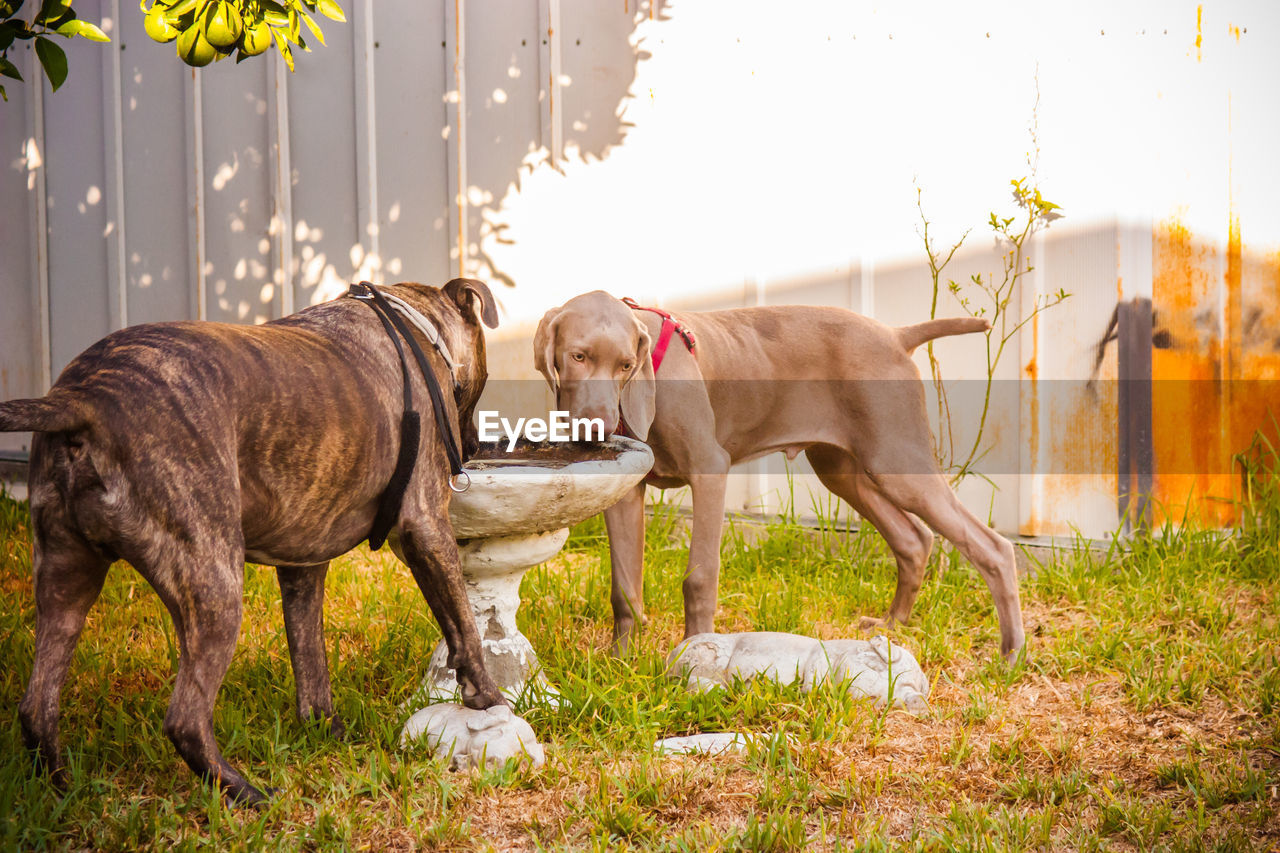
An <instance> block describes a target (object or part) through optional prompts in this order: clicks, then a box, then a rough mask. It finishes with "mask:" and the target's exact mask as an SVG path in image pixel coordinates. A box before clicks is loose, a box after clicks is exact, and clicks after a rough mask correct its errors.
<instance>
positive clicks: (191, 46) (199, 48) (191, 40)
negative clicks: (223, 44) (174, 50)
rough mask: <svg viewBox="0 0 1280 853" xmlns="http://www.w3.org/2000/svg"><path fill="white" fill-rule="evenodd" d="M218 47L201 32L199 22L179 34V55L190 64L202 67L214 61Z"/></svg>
mask: <svg viewBox="0 0 1280 853" xmlns="http://www.w3.org/2000/svg"><path fill="white" fill-rule="evenodd" d="M217 55H218V49H217V48H216V47H214V46H213V45H211V44H209V40H208V39H206V38H205V37H204V33H202V32H200V26H199V25H198V24H192V25H191V26H190V27H187V29H186V30H184V31H183V33H182V35H180V36H178V56H180V57H181V58H182V61H183V62H185V63H187V64H188V65H191V66H194V67H196V68H200V67H202V66H205V65H208V64H209V63H210V62H213V60H214V57H216V56H217Z"/></svg>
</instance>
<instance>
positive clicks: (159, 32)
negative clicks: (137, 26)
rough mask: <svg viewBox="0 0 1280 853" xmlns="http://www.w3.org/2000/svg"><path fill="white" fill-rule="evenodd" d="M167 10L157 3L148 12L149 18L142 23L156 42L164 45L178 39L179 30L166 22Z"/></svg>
mask: <svg viewBox="0 0 1280 853" xmlns="http://www.w3.org/2000/svg"><path fill="white" fill-rule="evenodd" d="M164 13H165V8H164V7H163V6H161V5H160V4H159V3H156V4H155V5H154V6H152V7H151V8H150V9H148V10H147V17H146V18H144V19H143V21H142V28H143V29H144V30H146V31H147V35H149V36H151V38H153V39H154V40H156V41H158V42H161V43H164V42H169V41H173V40H174V39H176V38H177V37H178V28H177V27H175V26H174V25H173V24H171V23H169V22H168V21H167V20H165V17H164Z"/></svg>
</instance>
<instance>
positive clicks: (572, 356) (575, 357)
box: [569, 352, 587, 361]
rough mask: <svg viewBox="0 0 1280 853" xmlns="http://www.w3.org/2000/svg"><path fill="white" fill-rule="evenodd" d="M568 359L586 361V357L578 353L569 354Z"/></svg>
mask: <svg viewBox="0 0 1280 853" xmlns="http://www.w3.org/2000/svg"><path fill="white" fill-rule="evenodd" d="M569 358H571V359H573V360H574V361H586V359H587V357H586V356H585V355H583V354H582V353H580V352H571V353H569Z"/></svg>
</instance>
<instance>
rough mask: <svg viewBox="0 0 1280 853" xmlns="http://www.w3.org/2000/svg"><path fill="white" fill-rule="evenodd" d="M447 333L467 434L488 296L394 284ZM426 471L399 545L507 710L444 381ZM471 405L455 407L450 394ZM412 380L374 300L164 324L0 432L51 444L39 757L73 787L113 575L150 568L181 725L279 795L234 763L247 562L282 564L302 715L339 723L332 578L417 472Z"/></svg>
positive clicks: (32, 709)
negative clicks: (170, 641) (88, 634)
mask: <svg viewBox="0 0 1280 853" xmlns="http://www.w3.org/2000/svg"><path fill="white" fill-rule="evenodd" d="M386 292H388V293H394V294H395V295H396V296H399V297H400V298H401V299H403V300H405V301H406V302H408V303H410V304H411V305H413V306H414V307H415V308H416V309H418V310H419V311H420V312H421V313H423V314H424V315H426V316H427V317H429V318H430V319H431V320H432V321H433V322H434V324H435V325H436V327H437V328H438V329H439V330H440V332H441V335H442V336H443V338H444V340H445V342H446V344H447V346H448V347H449V349H450V351H451V352H452V353H453V355H454V358H455V360H456V361H457V362H458V365H457V372H458V374H459V375H458V376H457V377H456V379H457V384H456V385H455V377H454V376H452V375H451V374H450V371H449V369H448V367H447V366H446V365H445V364H444V361H443V359H441V358H440V356H439V354H438V353H437V352H436V351H435V350H434V349H433V348H432V347H431V346H430V345H428V344H426V343H425V342H423V347H424V349H425V350H426V352H427V354H428V359H429V360H430V361H431V362H432V368H433V371H434V373H435V375H436V378H437V380H438V381H439V383H440V387H441V388H442V389H444V391H445V394H444V396H445V398H446V405H447V407H448V408H449V409H450V412H449V414H450V416H451V417H453V418H455V419H456V420H455V421H454V423H456V424H458V425H459V426H460V427H461V435H462V441H463V453H464V456H468V455H470V454H471V453H473V452H474V451H475V448H476V447H477V435H476V430H475V427H474V425H473V424H472V412H473V410H474V408H475V405H476V401H477V400H478V399H479V397H480V392H481V390H482V389H483V388H484V384H485V379H486V376H487V372H486V369H485V350H484V335H483V333H482V331H481V329H480V321H481V320H483V322H484V323H485V324H486V325H488V326H489V327H490V328H493V327H495V326H496V325H497V312H496V309H495V307H494V302H493V296H492V295H491V294H490V292H489V289H488V288H487V287H486V286H485V285H484V284H483V283H481V282H479V281H473V280H470V279H454V280H453V281H450V282H449V283H448V284H446V285H445V286H444V287H442V288H434V287H426V286H423V285H419V284H403V285H398V286H395V287H390V288H387V289H386ZM410 366H411V367H410V375H411V377H412V382H413V397H414V401H415V407H416V408H418V409H419V410H420V412H421V418H422V444H421V451H420V455H419V458H418V464H417V467H416V469H415V471H414V474H413V477H412V479H411V480H410V481H409V486H408V491H407V492H406V494H405V496H404V503H403V506H402V508H401V512H400V516H399V519H398V522H397V524H396V526H395V528H394V529H393V531H392V535H391V542H392V547H393V548H395V551H396V553H397V555H399V556H400V558H401V559H402V560H403V561H404V562H405V563H407V564H408V566H409V568H410V570H411V571H412V573H413V577H414V580H416V581H417V583H418V586H419V588H420V589H421V590H422V594H423V596H424V597H425V598H426V600H427V604H428V605H429V606H430V607H431V611H432V613H433V614H434V615H435V617H436V620H437V621H438V622H439V623H440V628H441V630H442V632H443V633H444V638H445V641H446V642H447V643H448V646H449V665H450V666H452V667H454V668H455V669H456V670H457V673H458V683H459V684H460V685H462V697H463V702H464V703H465V704H466V705H467V706H468V707H471V708H487V707H490V706H493V705H497V704H504V700H503V698H502V694H501V693H500V692H499V690H498V687H497V685H496V684H495V683H494V681H493V679H492V678H490V677H489V674H488V673H487V672H486V671H485V668H484V664H483V663H482V660H481V656H480V641H479V637H478V636H477V633H476V627H475V621H474V619H473V617H472V614H471V608H470V606H469V604H468V602H467V598H466V594H465V589H464V584H463V580H462V575H461V573H460V570H459V566H458V550H457V545H456V543H455V541H454V537H453V527H452V525H451V523H450V521H449V464H448V461H447V459H446V455H445V450H444V444H443V442H444V441H447V440H450V439H449V438H448V437H447V436H442V435H440V433H439V431H438V429H437V427H436V422H435V420H434V418H433V417H432V413H431V407H430V402H429V397H428V392H427V388H426V384H425V379H424V377H423V376H422V372H421V371H420V370H419V369H418V367H417V365H416V364H414V363H413V362H412V360H411V361H410ZM450 390H453V391H454V393H452V394H450V393H449V391H450ZM402 391H403V379H402V374H401V368H400V364H399V362H398V356H397V354H396V349H395V346H394V345H393V343H392V341H391V340H390V338H388V336H387V334H386V332H385V331H384V329H383V327H382V325H381V323H380V321H379V319H378V317H377V316H375V314H374V312H373V310H372V309H371V308H370V307H369V305H367V304H363V303H361V302H360V301H357V300H355V299H338V300H336V301H333V302H329V303H326V304H323V305H318V306H316V307H313V308H309V309H307V310H305V311H300V312H299V313H297V314H294V315H292V316H289V317H285V318H283V319H281V320H277V321H275V322H273V323H268V324H266V325H263V326H233V325H224V324H217V323H157V324H151V325H144V326H135V327H133V328H129V329H124V330H122V331H119V332H116V333H114V334H111V335H109V336H107V337H106V338H103V339H102V340H101V341H99V342H98V343H96V344H94V345H93V346H91V347H90V348H89V349H88V350H86V351H85V352H84V353H83V354H81V355H80V356H79V357H78V358H76V359H75V361H73V362H72V363H71V364H70V365H69V366H68V367H67V369H66V370H65V371H63V373H62V375H61V376H60V377H59V379H58V381H57V383H56V384H55V385H54V387H53V389H52V390H51V391H50V392H49V394H48V396H46V397H43V398H41V399H37V400H13V401H10V402H8V403H0V430H3V431H19V430H22V431H25V430H32V431H34V432H35V433H36V434H35V436H34V440H33V442H32V448H31V470H30V498H31V519H32V526H33V535H34V554H33V573H34V576H35V598H36V648H35V663H34V665H33V667H32V672H31V681H30V682H29V683H28V686H27V693H26V696H25V697H24V698H23V699H22V702H21V705H20V706H19V709H18V713H19V716H20V717H21V721H22V730H23V734H24V735H25V738H26V741H27V745H28V746H29V747H30V748H31V749H33V750H34V751H35V753H36V757H37V760H38V761H42V762H43V763H44V764H45V765H47V767H48V768H49V769H50V771H51V772H52V774H53V775H54V780H55V782H65V769H64V768H63V767H62V757H61V755H60V754H59V745H58V714H59V711H58V704H59V698H60V695H61V692H62V684H63V681H64V680H65V678H66V675H67V670H68V667H69V665H70V663H71V655H72V651H73V650H74V648H75V645H76V641H77V640H78V639H79V636H80V632H81V630H82V628H83V627H84V621H85V615H86V614H87V613H88V610H89V607H90V606H91V605H92V604H93V602H94V600H95V599H97V597H98V594H99V592H100V591H101V589H102V584H103V581H104V579H105V578H106V574H107V568H108V566H110V565H111V563H112V562H113V561H115V560H118V559H122V560H126V561H128V562H129V563H130V564H132V565H133V566H134V568H136V569H137V570H138V572H139V573H140V574H141V575H142V576H143V577H145V578H146V579H147V581H148V582H150V584H151V585H152V586H153V587H154V588H155V590H156V592H158V593H159V594H160V598H161V600H163V601H164V604H165V606H166V607H167V608H168V610H169V614H170V615H171V616H172V617H173V623H174V628H175V631H176V633H177V637H178V642H179V648H180V656H179V659H178V673H177V679H176V681H175V683H174V688H173V696H172V698H171V699H170V702H169V710H168V713H166V714H165V720H164V730H165V733H166V734H167V735H168V736H169V738H170V740H172V741H173V744H174V746H175V747H176V748H177V750H178V753H179V754H180V755H181V756H182V757H183V758H184V759H185V760H186V762H187V764H188V765H190V767H191V769H192V770H194V771H195V772H196V773H197V774H198V775H199V776H201V777H202V778H204V779H206V780H208V781H211V782H214V783H217V784H218V785H220V786H222V789H223V790H224V791H225V792H226V794H227V796H229V797H230V798H231V799H232V800H233V801H235V802H239V803H250V804H256V803H260V802H262V801H263V800H264V799H265V796H264V794H263V793H262V792H261V791H259V790H258V789H257V788H255V787H254V786H253V785H251V784H249V782H248V781H247V780H246V779H245V778H244V776H242V775H240V773H239V772H237V771H236V770H235V769H233V768H232V767H231V766H230V765H229V764H228V763H227V762H226V760H225V759H224V758H223V757H222V753H221V752H220V751H219V749H218V744H217V742H216V740H215V739H214V733H213V722H212V720H213V716H212V715H213V703H214V699H215V697H216V696H217V693H218V689H219V688H220V686H221V684H222V680H223V677H224V675H225V674H226V671H227V666H228V664H229V663H230V661H231V655H232V652H233V651H234V650H235V645H236V637H237V634H238V633H239V630H240V619H241V606H242V602H241V598H242V592H243V589H244V563H245V560H246V559H248V560H251V561H253V562H257V563H265V564H268V565H274V566H276V572H277V575H278V578H279V581H280V591H281V594H282V598H283V604H284V622H285V633H286V635H287V637H288V643H289V656H290V659H291V662H292V665H293V672H294V679H295V681H296V683H297V712H298V716H299V717H301V718H311V717H318V718H329V719H331V720H332V721H333V722H332V725H333V729H334V731H335V733H339V732H340V731H341V723H340V722H339V721H338V720H337V719H336V717H334V713H333V699H332V695H331V693H330V688H329V669H328V663H327V661H326V659H325V651H324V648H325V647H324V623H323V615H322V608H323V602H324V579H325V572H326V571H327V569H328V561H329V560H331V559H333V558H334V557H337V556H339V555H341V554H343V553H345V552H347V551H349V550H351V549H352V548H354V547H355V546H356V545H357V544H359V543H360V542H361V541H362V540H364V539H365V538H366V537H367V536H368V535H369V532H370V527H371V525H372V523H373V519H374V514H375V512H376V510H377V508H378V502H379V497H380V496H381V494H382V492H383V491H384V489H386V487H387V483H388V481H389V480H390V479H391V476H392V472H393V469H394V467H395V463H396V456H397V450H398V442H399V436H400V419H401V415H402V409H403V400H402Z"/></svg>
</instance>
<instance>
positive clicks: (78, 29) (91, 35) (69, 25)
mask: <svg viewBox="0 0 1280 853" xmlns="http://www.w3.org/2000/svg"><path fill="white" fill-rule="evenodd" d="M54 32H56V33H57V34H58V35H60V36H67V37H74V36H80V37H81V38H86V39H88V40H89V41H101V42H107V41H111V39H110V38H108V36H107V34H106V33H104V32H103V31H102V30H101V29H99V28H98V26H97V25H96V24H91V23H89V22H88V21H74V20H73V21H67V22H66V23H65V24H63V25H62V26H60V27H58V28H57V29H56V30H54Z"/></svg>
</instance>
